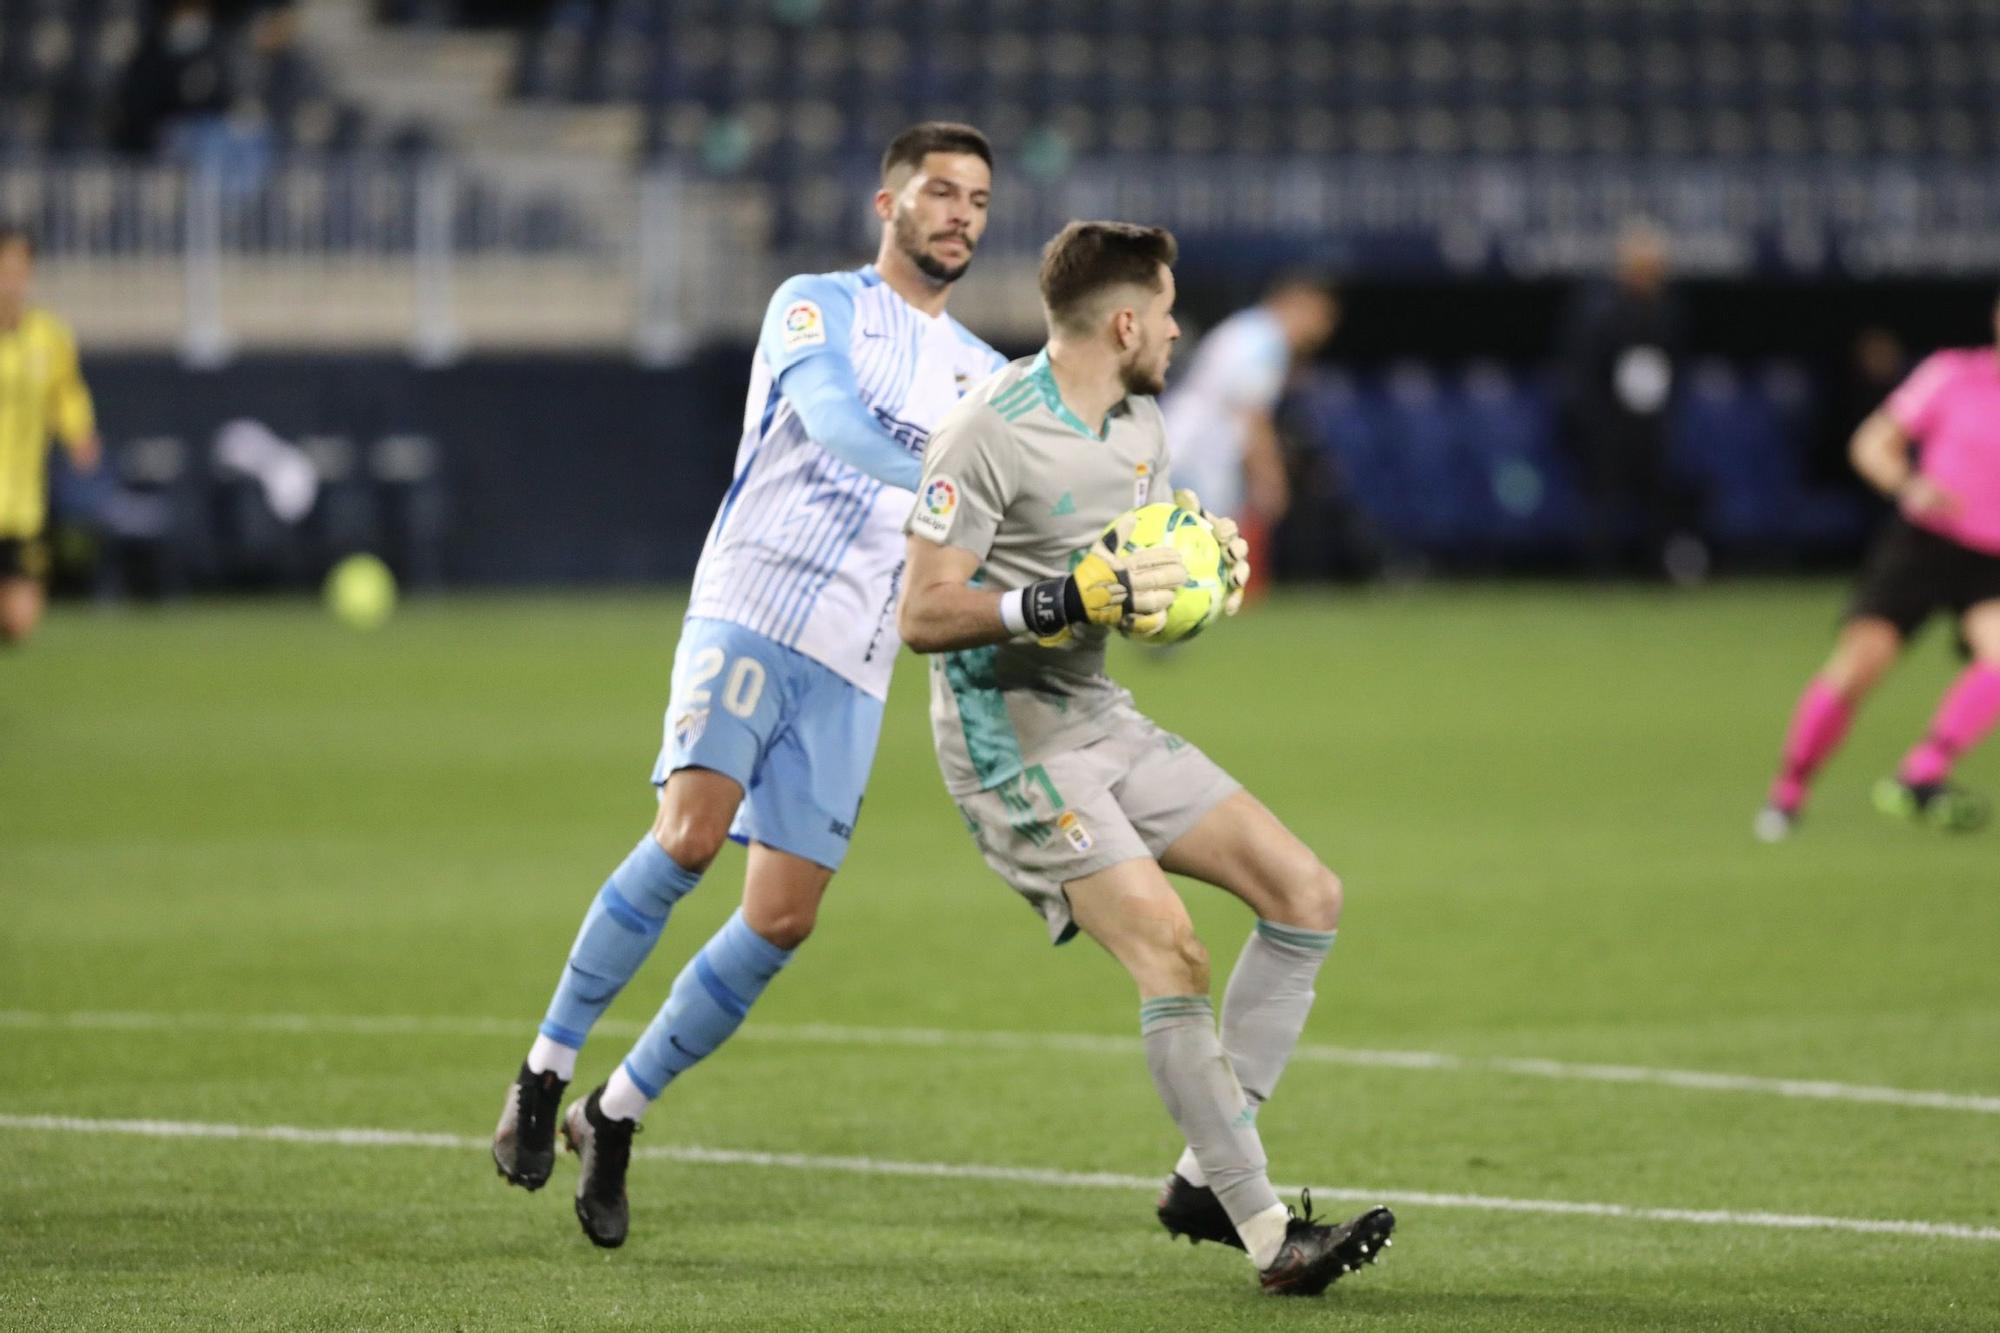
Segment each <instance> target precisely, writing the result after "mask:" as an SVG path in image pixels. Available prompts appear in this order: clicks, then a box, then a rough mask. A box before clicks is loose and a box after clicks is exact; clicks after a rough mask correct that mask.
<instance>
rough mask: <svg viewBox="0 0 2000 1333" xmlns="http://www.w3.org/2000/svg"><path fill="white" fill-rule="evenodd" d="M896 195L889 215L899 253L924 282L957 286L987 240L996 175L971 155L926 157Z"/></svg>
mask: <svg viewBox="0 0 2000 1333" xmlns="http://www.w3.org/2000/svg"><path fill="white" fill-rule="evenodd" d="M885 188H887V189H889V190H890V191H892V193H893V198H894V205H893V207H894V210H895V211H894V212H893V213H892V214H889V215H888V217H889V219H890V223H891V228H892V235H893V238H894V241H895V246H896V249H898V250H899V251H901V252H902V254H903V257H904V258H905V259H908V260H909V261H910V264H911V265H912V266H913V267H914V268H915V269H916V270H917V272H919V273H921V274H923V275H924V276H925V277H926V278H928V279H930V280H931V281H932V282H934V283H937V284H939V285H943V284H946V283H952V282H957V281H958V280H959V279H960V278H961V277H963V276H965V270H966V269H968V268H970V267H971V266H972V252H973V251H974V250H975V249H977V248H978V246H979V238H980V237H981V236H983V235H985V234H986V212H987V208H988V206H989V205H990V203H991V198H992V193H993V172H992V169H991V168H990V167H988V166H987V165H986V161H985V159H984V158H981V157H979V156H977V155H976V154H972V153H930V154H926V155H925V158H924V162H923V166H922V169H921V170H919V171H917V172H915V173H914V174H912V175H911V176H910V177H909V179H908V180H906V181H904V182H903V183H902V184H901V186H900V187H897V186H888V187H885Z"/></svg>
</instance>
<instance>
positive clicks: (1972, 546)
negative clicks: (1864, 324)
mask: <svg viewBox="0 0 2000 1333" xmlns="http://www.w3.org/2000/svg"><path fill="white" fill-rule="evenodd" d="M1994 328H1995V334H1996V337H2000V302H1996V304H1995V307H1994ZM1851 452H1852V456H1853V459H1854V467H1855V470H1856V471H1858V472H1859V473H1860V474H1861V475H1862V476H1863V477H1864V478H1866V479H1867V480H1868V482H1869V484H1870V485H1872V486H1874V487H1875V488H1876V489H1878V490H1880V491H1881V492H1882V493H1883V494H1884V495H1887V496H1890V497H1891V498H1893V499H1894V500H1895V501H1896V504H1897V508H1898V509H1899V510H1900V511H1901V512H1900V513H1899V515H1898V516H1897V517H1896V518H1894V519H1892V520H1891V521H1890V523H1889V526H1888V528H1887V529H1886V530H1885V531H1884V532H1883V533H1882V535H1881V537H1880V538H1878V539H1877V541H1876V544H1875V549H1874V551H1873V552H1872V553H1871V554H1870V555H1869V557H1868V565H1867V568H1866V569H1865V571H1864V572H1863V574H1862V577H1861V586H1860V588H1859V589H1858V591H1857V592H1856V593H1855V597H1854V601H1853V603H1852V604H1851V605H1850V606H1849V608H1848V612H1847V620H1846V623H1845V624H1844V625H1843V626H1842V627H1841V631H1840V638H1839V640H1838V641H1837V642H1836V643H1835V645H1834V650H1833V656H1832V657H1831V658H1829V659H1828V660H1827V663H1826V665H1825V666H1824V667H1822V668H1821V670H1820V673H1819V674H1818V675H1817V676H1815V677H1813V679H1812V682H1811V683H1810V684H1808V685H1807V686H1806V690H1805V693H1804V694H1803V695H1802V696H1800V698H1799V702H1798V707H1797V709H1796V710H1795V711H1794V712H1793V714H1792V726H1791V730H1790V732H1789V733H1788V734H1787V735H1786V737H1785V749H1784V762H1783V766H1782V767H1781V768H1780V770H1779V772H1778V777H1777V780H1776V781H1775V782H1773V783H1772V785H1771V793H1770V797H1769V800H1768V802H1767V803H1766V805H1765V806H1764V809H1763V810H1762V811H1761V812H1759V814H1758V816H1757V824H1756V832H1757V836H1758V837H1759V838H1761V839H1763V840H1764V841H1766V842H1776V841H1778V840H1779V839H1781V838H1784V837H1785V836H1787V835H1788V834H1789V833H1790V832H1791V831H1792V828H1793V826H1794V825H1795V824H1796V823H1797V822H1798V818H1799V812H1800V810H1801V808H1802V807H1803V806H1804V804H1805V799H1806V791H1807V787H1808V784H1810V783H1811V781H1812V776H1813V774H1814V772H1815V771H1817V770H1818V768H1819V767H1820V765H1821V764H1823V763H1825V762H1826V760H1827V758H1828V756H1830V755H1831V754H1832V753H1833V752H1834V750H1835V749H1836V748H1837V747H1838V746H1839V744H1840V741H1841V737H1842V736H1844V735H1845V734H1846V733H1847V725H1848V723H1849V721H1850V720H1851V719H1852V718H1853V716H1854V710H1855V708H1856V707H1858V706H1859V705H1860V703H1861V700H1862V699H1863V698H1865V697H1866V696H1867V694H1868V692H1869V691H1870V690H1872V689H1874V688H1875V685H1876V683H1877V682H1879V681H1880V680H1881V679H1882V677H1883V676H1885V675H1886V674H1888V671H1889V668H1890V667H1892V666H1894V665H1895V663H1896V658H1897V656H1898V655H1900V654H1901V652H1902V650H1903V645H1904V644H1905V643H1907V642H1908V641H1909V639H1910V637H1911V636H1912V635H1913V634H1915V633H1916V632H1917V630H1918V629H1919V628H1920V627H1921V626H1922V625H1923V623H1924V622H1925V621H1926V620H1928V619H1929V618H1930V617H1931V614H1932V613H1933V612H1935V611H1938V610H1940V609H1947V608H1948V609H1949V610H1950V611H1951V613H1952V614H1953V615H1955V616H1957V617H1958V625H1959V638H1960V644H1961V646H1962V647H1963V649H1964V650H1965V653H1966V655H1967V657H1968V658H1969V659H1970V660H1969V661H1968V663H1967V665H1966V667H1965V670H1964V671H1963V672H1961V673H1960V674H1959V677H1958V679H1957V680H1955V681H1953V682H1952V685H1951V688H1950V689H1949V690H1947V691H1946V692H1945V696H1944V699H1943V700H1942V701H1941V702H1940V703H1939V704H1938V709H1937V712H1936V714H1935V715H1934V716H1933V717H1932V718H1931V723H1930V727H1929V729H1928V730H1927V731H1926V732H1925V734H1924V737H1923V739H1922V740H1921V741H1919V742H1918V743H1917V745H1916V748H1914V749H1912V750H1911V751H1910V752H1909V754H1907V755H1906V756H1905V757H1904V759H1903V763H1902V767H1901V769H1900V770H1899V771H1898V772H1897V774H1896V776H1895V777H1893V778H1884V779H1882V781H1881V782H1879V783H1878V784H1876V788H1875V805H1876V808H1877V809H1879V810H1881V811H1882V812H1883V813H1884V814H1890V815H1896V816H1899V817H1902V818H1906V819H1911V820H1915V821H1918V822H1920V823H1925V824H1929V825H1932V826H1934V827H1938V828H1946V829H1954V830H1969V829H1975V828H1978V827H1979V826H1980V825H1982V824H1984V823H1985V822H1986V817H1987V803H1986V802H1985V801H1984V800H1983V799H1981V798H1980V797H1978V796H1976V795H1974V794H1973V793H1971V792H1968V791H1965V790H1964V789H1963V788H1960V787H1956V786H1953V785H1952V783H1951V781H1950V778H1951V769H1952V765H1953V763H1955V762H1956V761H1957V759H1958V758H1959V756H1961V755H1963V754H1964V753H1965V752H1966V751H1967V750H1970V749H1971V748H1972V747H1973V746H1974V745H1977V744H1978V743H1979V741H1980V739H1981V738H1983V737H1984V736H1985V735H1986V734H1987V732H1989V731H1991V730H1992V729H1993V725H1994V723H1995V721H1996V720H2000V348H1996V347H1967V348H1954V349H1951V350H1947V351H1942V352H1937V353H1934V354H1933V355H1932V356H1931V357H1930V358H1929V359H1928V360H1926V361H1925V362H1924V363H1923V364H1922V365H1920V366H1918V367H1917V368H1916V370H1915V371H1914V372H1912V373H1911V375H1910V377H1909V378H1908V379H1907V380H1905V381H1903V384H1902V386H1901V387H1900V388H1898V389H1897V390H1896V391H1895V392H1894V393H1893V394H1891V395H1890V396H1889V400H1888V401H1887V402H1886V403H1884V404H1883V405H1882V407H1881V408H1880V410H1878V411H1877V412H1875V413H1874V415H1872V416H1870V417H1869V418H1868V419H1867V420H1866V421H1864V422H1862V423H1861V427H1860V429H1858V430H1856V431H1855V432H1854V443H1853V445H1852V448H1851Z"/></svg>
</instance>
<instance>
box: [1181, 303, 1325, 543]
mask: <svg viewBox="0 0 2000 1333" xmlns="http://www.w3.org/2000/svg"><path fill="white" fill-rule="evenodd" d="M1339 325H1340V301H1339V298H1338V297H1336V296H1335V295H1334V291H1333V288H1332V287H1331V286H1330V285H1329V284H1328V283H1326V282H1324V281H1322V280H1320V279H1318V278H1316V277H1310V276H1305V275H1288V276H1285V277H1282V278H1280V279H1279V280H1278V281H1277V282H1276V283H1274V284H1273V285H1272V286H1271V288H1270V290H1269V291H1268V292H1267V293H1266V294H1265V296H1264V299H1263V300H1262V301H1260V302H1258V303H1257V304H1256V305H1254V306H1251V307H1250V308H1249V309H1248V310H1239V311H1238V312H1237V313H1235V314H1234V315H1231V316H1230V317H1229V318H1228V319H1225V320H1223V321H1222V322H1221V323H1220V324H1218V325H1216V326H1215V327H1214V328H1213V329H1211V330H1210V331H1209V332H1208V335H1207V336H1206V337H1204V338H1203V339H1202V340H1201V343H1200V345H1199V346H1197V347H1196V348H1195V350H1194V355H1193V356H1192V357H1191V358H1189V360H1188V364H1187V369H1186V370H1185V371H1183V372H1182V373H1181V374H1180V375H1179V376H1178V377H1176V379H1175V381H1174V383H1173V386H1172V387H1171V388H1170V389H1169V390H1168V391H1167V395H1166V397H1165V399H1163V400H1162V402H1161V404H1160V406H1161V408H1162V410H1164V411H1165V413H1166V417H1167V443H1168V449H1169V451H1170V453H1171V455H1172V458H1173V464H1174V471H1173V481H1174V484H1175V485H1176V486H1186V487H1190V488H1192V489H1193V490H1194V491H1195V492H1196V493H1197V494H1199V495H1200V496H1201V501H1202V505H1203V507H1205V508H1207V509H1209V510H1210V511H1212V512H1214V513H1217V514H1228V515H1231V516H1233V517H1235V518H1236V519H1237V521H1238V522H1239V523H1241V524H1242V527H1243V535H1244V537H1245V538H1247V539H1248V540H1249V542H1250V562H1251V568H1252V569H1256V568H1258V567H1259V566H1260V565H1261V566H1262V567H1263V568H1265V569H1267V570H1268V569H1269V568H1270V562H1269V553H1270V538H1271V529H1272V527H1273V525H1275V524H1276V523H1277V522H1278V521H1279V520H1280V519H1282V518H1283V517H1284V516H1285V511H1286V510H1287V509H1288V508H1289V507H1290V506H1291V484H1290V481H1289V479H1288V476H1287V472H1286V466H1285V455H1284V450H1283V448H1282V447H1281V445H1280V442H1279V437H1278V426H1277V420H1276V413H1277V409H1278V400H1279V398H1280V397H1282V396H1283V394H1284V391H1285V382H1286V380H1287V379H1288V378H1290V376H1291V372H1292V368H1293V366H1294V365H1296V364H1297V363H1298V362H1300V361H1303V360H1305V359H1307V358H1309V357H1311V356H1312V355H1313V353H1315V352H1317V351H1318V350H1319V349H1320V348H1321V347H1323V346H1325V345H1326V342H1327V340H1328V339H1330V338H1331V337H1333V333H1334V330H1335V329H1336V328H1338V327H1339Z"/></svg>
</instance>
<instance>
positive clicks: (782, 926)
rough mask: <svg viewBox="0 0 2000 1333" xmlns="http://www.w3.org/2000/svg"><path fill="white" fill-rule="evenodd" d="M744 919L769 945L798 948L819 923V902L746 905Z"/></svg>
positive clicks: (744, 906)
mask: <svg viewBox="0 0 2000 1333" xmlns="http://www.w3.org/2000/svg"><path fill="white" fill-rule="evenodd" d="M743 921H744V924H745V925H747V926H749V927H750V929H751V930H753V931H755V932H757V935H758V936H759V937H760V938H761V939H763V940H764V941H765V942H767V943H769V944H774V945H776V946H777V947H778V948H780V949H787V950H789V949H796V948H798V947H799V946H800V945H801V944H804V943H805V942H806V940H808V939H809V938H811V936H812V933H813V927H814V926H815V925H817V924H818V922H819V904H818V903H816V902H796V903H760V904H757V905H756V906H755V907H753V906H752V905H751V904H749V903H745V904H744V905H743Z"/></svg>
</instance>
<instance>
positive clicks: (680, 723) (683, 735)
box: [674, 708, 708, 750]
mask: <svg viewBox="0 0 2000 1333" xmlns="http://www.w3.org/2000/svg"><path fill="white" fill-rule="evenodd" d="M706 730H708V710H707V709H706V708H690V709H688V710H687V712H685V713H682V714H681V715H680V716H679V717H677V718H675V719H674V744H675V745H677V746H679V747H680V748H681V749H683V750H691V749H693V748H694V746H695V743H696V742H697V741H699V740H700V739H701V733H702V732H704V731H706Z"/></svg>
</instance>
